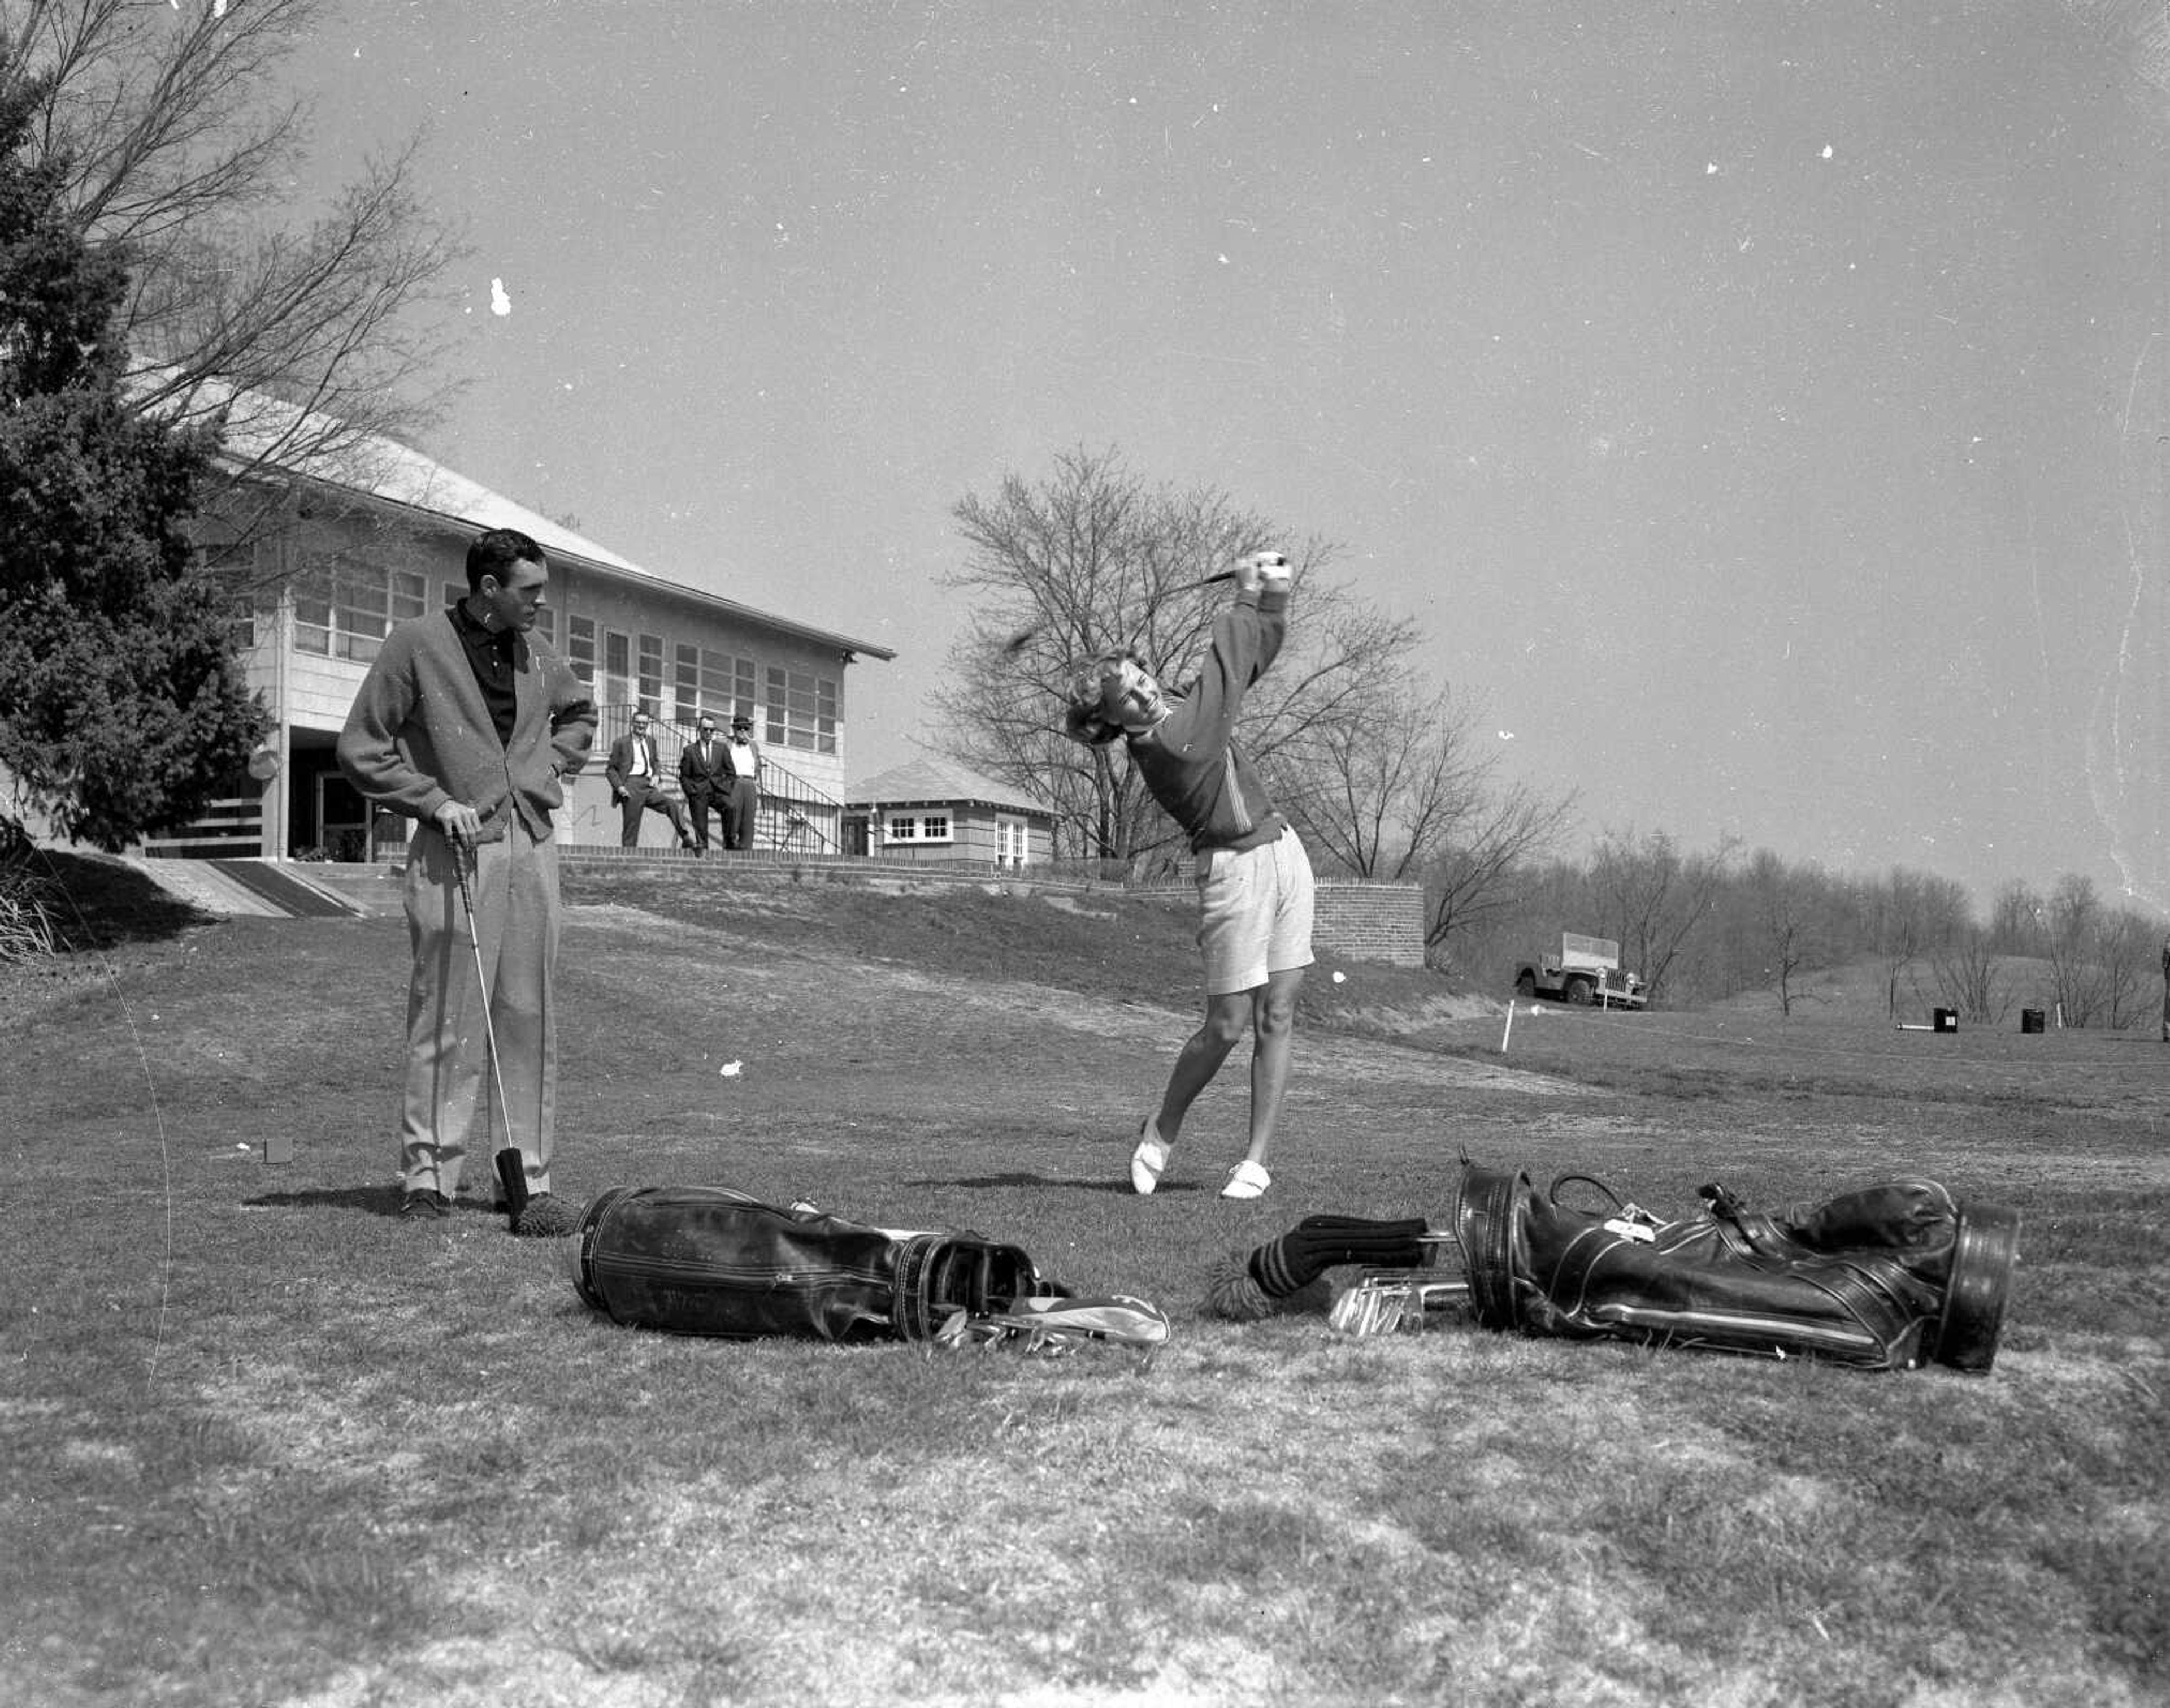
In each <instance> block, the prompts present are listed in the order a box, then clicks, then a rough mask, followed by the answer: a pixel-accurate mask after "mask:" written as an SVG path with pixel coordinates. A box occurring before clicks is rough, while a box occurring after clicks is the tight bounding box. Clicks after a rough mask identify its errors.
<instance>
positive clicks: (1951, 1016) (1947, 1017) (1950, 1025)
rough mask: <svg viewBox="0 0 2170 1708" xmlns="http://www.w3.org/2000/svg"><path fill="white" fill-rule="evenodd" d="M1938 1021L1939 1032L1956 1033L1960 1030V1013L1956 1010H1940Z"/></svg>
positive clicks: (1937, 1016) (1938, 1011)
mask: <svg viewBox="0 0 2170 1708" xmlns="http://www.w3.org/2000/svg"><path fill="white" fill-rule="evenodd" d="M1936 1019H1937V1030H1938V1031H1940V1032H1955V1031H1958V1030H1959V1010H1958V1009H1955V1008H1940V1009H1938V1010H1937V1015H1936Z"/></svg>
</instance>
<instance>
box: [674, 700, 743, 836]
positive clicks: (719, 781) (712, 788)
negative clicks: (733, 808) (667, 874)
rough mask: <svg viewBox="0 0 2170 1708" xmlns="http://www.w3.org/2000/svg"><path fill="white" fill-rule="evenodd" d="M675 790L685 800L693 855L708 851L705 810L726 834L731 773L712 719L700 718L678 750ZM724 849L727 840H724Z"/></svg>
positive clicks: (704, 713)
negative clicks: (694, 731)
mask: <svg viewBox="0 0 2170 1708" xmlns="http://www.w3.org/2000/svg"><path fill="white" fill-rule="evenodd" d="M678 787H679V789H680V790H681V792H682V793H683V794H684V795H685V796H686V811H687V816H688V817H690V818H692V821H693V851H694V852H695V853H696V854H706V853H708V809H709V808H710V807H711V806H713V807H714V808H715V810H716V819H717V822H718V823H719V825H721V826H723V827H725V828H726V830H728V827H729V826H730V798H731V772H730V764H729V763H728V762H727V761H726V760H725V759H724V739H723V737H722V736H719V735H718V734H717V733H716V720H715V718H714V716H713V715H710V714H709V713H708V712H703V713H702V714H701V727H700V732H699V733H698V735H696V736H694V737H693V739H692V741H690V742H687V744H686V745H685V747H682V748H681V749H680V750H679V753H678ZM724 847H725V848H729V847H730V838H729V836H728V835H726V836H725V838H724Z"/></svg>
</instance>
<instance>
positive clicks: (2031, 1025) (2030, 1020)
mask: <svg viewBox="0 0 2170 1708" xmlns="http://www.w3.org/2000/svg"><path fill="white" fill-rule="evenodd" d="M2019 1030H2020V1031H2023V1032H2039V1031H2041V1030H2042V1010H2041V1009H2038V1008H2023V1009H2020V1010H2019Z"/></svg>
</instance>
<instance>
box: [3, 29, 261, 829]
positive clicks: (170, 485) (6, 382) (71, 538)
mask: <svg viewBox="0 0 2170 1708" xmlns="http://www.w3.org/2000/svg"><path fill="white" fill-rule="evenodd" d="M42 94H43V88H42V85H41V84H40V83H38V82H36V81H35V80H32V79H29V78H25V77H24V76H23V75H22V74H21V72H20V70H19V64H18V62H17V61H16V60H15V59H14V58H13V56H11V55H10V54H9V53H8V47H7V45H6V44H5V43H4V42H0V773H4V774H6V777H7V779H8V782H9V783H10V784H12V787H13V800H12V802H6V801H0V821H4V820H5V818H6V817H8V814H7V813H6V811H4V808H5V807H6V806H9V805H12V806H13V807H14V808H15V809H16V810H17V811H20V810H22V809H24V808H29V809H34V810H35V811H40V812H42V813H44V814H45V816H46V817H48V818H49V819H50V820H51V823H52V825H53V827H54V828H55V829H56V831H57V832H59V833H61V835H63V836H66V837H68V838H72V839H74V840H77V841H81V842H86V843H91V844H92V845H94V846H96V847H99V848H103V849H109V850H118V849H121V848H123V847H125V846H126V845H127V844H129V843H131V842H133V841H135V840H136V839H137V838H139V837H141V836H142V835H143V834H145V833H152V832H157V831H161V830H166V829H170V828H174V827H178V826H179V825H181V824H184V823H185V822H188V821H189V820H190V819H191V818H193V817H196V816H197V815H198V814H199V813H200V811H202V810H203V807H204V806H205V804H206V802H207V801H208V800H211V798H213V796H214V795H216V794H217V793H218V792H219V791H220V790H221V789H222V787H223V786H225V785H226V784H227V783H228V781H229V779H232V777H233V776H234V775H235V774H237V773H238V770H239V768H240V767H241V765H242V763H243V760H244V759H245V758H246V757H247V755H248V752H249V747H250V744H251V743H252V742H254V739H255V737H256V734H257V732H258V731H259V729H260V728H261V727H262V725H263V715H262V713H261V711H260V709H259V708H258V706H257V705H256V704H255V702H254V699H253V698H252V697H251V696H250V694H249V693H248V691H247V690H246V689H245V688H244V687H243V683H242V677H241V672H240V669H239V667H238V664H237V662H236V661H235V660H234V658H233V656H232V647H231V645H230V642H229V640H228V637H227V622H226V617H227V600H226V597H225V596H224V595H223V593H222V591H221V589H220V587H219V586H218V585H217V583H216V581H213V580H212V578H211V577H210V576H207V575H206V574H204V573H203V572H202V571H201V570H200V569H199V568H198V566H197V565H196V560H195V553H194V550H193V548H192V546H191V544H190V539H189V536H188V534H187V533H186V531H185V523H186V522H187V520H188V518H189V517H190V516H191V515H192V514H193V512H194V509H195V490H196V485H197V483H198V481H199V480H200V479H201V478H202V477H203V475H204V474H205V473H206V470H207V468H209V466H210V465H209V459H210V457H211V452H212V450H213V448H214V444H215V441H214V438H213V436H212V435H211V434H210V433H208V432H201V431H198V432H176V431H173V430H171V429H170V428H168V427H167V426H164V425H163V424H162V423H160V422H159V421H158V420H156V419H155V418H151V417H145V416H142V415H137V414H136V413H134V412H132V411H131V410H130V409H129V408H128V407H127V406H126V400H125V399H124V398H123V395H122V392H121V375H122V372H123V369H124V363H125V360H126V354H127V352H126V350H125V349H124V348H122V347H120V340H119V338H118V336H117V335H116V334H115V317H116V315H117V313H118V312H119V309H120V303H121V302H122V299H123V297H124V296H125V294H126V290H127V285H128V273H127V268H126V262H125V259H124V258H123V257H122V256H121V255H120V254H116V253H115V252H113V251H112V250H110V249H94V248H92V247H90V246H88V245H87V244H85V242H84V241H83V238H82V237H81V235H80V233H79V231H78V228H77V226H76V225H75V223H74V222H72V220H71V219H69V218H68V217H67V215H66V213H65V211H63V209H62V208H61V204H60V195H61V163H57V162H51V161H48V162H45V163H33V162H32V161H31V160H30V158H29V151H28V149H27V147H26V137H27V135H28V128H29V118H30V115H31V114H32V113H33V112H34V111H35V109H36V106H37V104H38V102H39V100H40V98H41V96H42Z"/></svg>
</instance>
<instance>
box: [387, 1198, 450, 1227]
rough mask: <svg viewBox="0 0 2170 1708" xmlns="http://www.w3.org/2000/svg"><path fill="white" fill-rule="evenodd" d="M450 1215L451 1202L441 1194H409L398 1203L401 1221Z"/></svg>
mask: <svg viewBox="0 0 2170 1708" xmlns="http://www.w3.org/2000/svg"><path fill="white" fill-rule="evenodd" d="M451 1214H452V1200H451V1199H450V1198H448V1197H446V1196H445V1195H444V1194H443V1193H442V1192H429V1191H421V1192H409V1193H408V1194H407V1196H406V1197H404V1198H402V1199H401V1200H400V1201H399V1216H400V1219H401V1220H402V1221H418V1220H427V1219H430V1218H436V1217H438V1216H449V1215H451Z"/></svg>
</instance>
